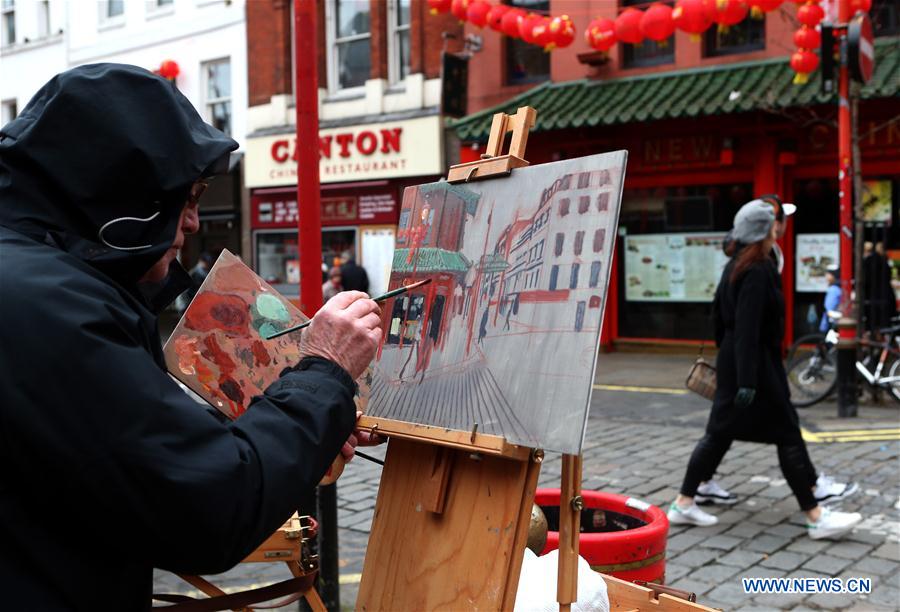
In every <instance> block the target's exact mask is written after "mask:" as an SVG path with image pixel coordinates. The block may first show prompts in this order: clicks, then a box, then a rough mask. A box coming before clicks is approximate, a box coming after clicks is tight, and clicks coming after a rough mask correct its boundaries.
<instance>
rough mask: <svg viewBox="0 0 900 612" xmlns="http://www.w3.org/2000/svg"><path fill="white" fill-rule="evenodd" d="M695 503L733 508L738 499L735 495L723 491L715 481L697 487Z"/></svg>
mask: <svg viewBox="0 0 900 612" xmlns="http://www.w3.org/2000/svg"><path fill="white" fill-rule="evenodd" d="M694 501H695V502H697V503H698V504H720V505H723V506H731V505H733V504H736V503H738V498H737V496H736V495H735V494H734V493H731V492H730V491H727V490H725V489H723V488H722V487H721V486H719V483H718V482H716V481H715V480H710V481H709V482H702V483H700V486H699V487H697V494H696V495H695V496H694Z"/></svg>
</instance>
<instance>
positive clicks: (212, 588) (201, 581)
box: [178, 574, 250, 612]
mask: <svg viewBox="0 0 900 612" xmlns="http://www.w3.org/2000/svg"><path fill="white" fill-rule="evenodd" d="M178 577H179V578H181V579H182V580H184V581H185V582H187V583H188V584H190V585H191V586H192V587H194V588H195V589H197V590H199V591H202V592H203V593H205V594H206V595H209V596H210V597H221V596H223V595H228V593H226V592H225V591H223V590H222V589H220V588H219V587H217V586H216V585H214V584H213V583H211V582H209V581H208V580H206V579H205V578H201V577H200V576H194V575H192V574H178ZM247 610H250V608H239V609H236V610H234V612H245V611H247Z"/></svg>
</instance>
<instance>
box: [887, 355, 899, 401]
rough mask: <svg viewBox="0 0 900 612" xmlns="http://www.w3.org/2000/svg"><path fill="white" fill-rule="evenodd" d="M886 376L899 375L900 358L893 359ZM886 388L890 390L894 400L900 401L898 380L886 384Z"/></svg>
mask: <svg viewBox="0 0 900 612" xmlns="http://www.w3.org/2000/svg"><path fill="white" fill-rule="evenodd" d="M888 376H900V359H895V360H894V362H893V363H892V364H891V367H890V368H889V369H888ZM888 390H889V391H890V392H891V397H893V398H894V401H897V402H900V382H895V383H891V384H890V385H888Z"/></svg>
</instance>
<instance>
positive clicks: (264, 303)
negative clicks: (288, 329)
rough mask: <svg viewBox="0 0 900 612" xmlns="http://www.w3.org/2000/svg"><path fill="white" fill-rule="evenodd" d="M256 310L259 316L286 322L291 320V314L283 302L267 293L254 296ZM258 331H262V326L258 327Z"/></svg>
mask: <svg viewBox="0 0 900 612" xmlns="http://www.w3.org/2000/svg"><path fill="white" fill-rule="evenodd" d="M256 311H257V312H258V313H259V314H260V316H262V317H264V318H266V319H272V320H273V321H282V322H284V323H287V322H288V321H290V320H291V314H290V313H289V312H288V310H287V308H285V306H284V303H283V302H282V301H281V300H279V299H278V298H277V297H275V296H274V295H271V294H269V293H262V294H260V295H258V296H256ZM260 331H262V327H260Z"/></svg>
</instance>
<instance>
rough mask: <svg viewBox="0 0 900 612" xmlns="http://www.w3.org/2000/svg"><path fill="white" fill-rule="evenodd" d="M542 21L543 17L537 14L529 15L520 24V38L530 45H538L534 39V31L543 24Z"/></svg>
mask: <svg viewBox="0 0 900 612" xmlns="http://www.w3.org/2000/svg"><path fill="white" fill-rule="evenodd" d="M541 19H543V17H541V16H540V15H538V14H537V13H528V15H526V16H525V18H524V19H522V20H521V21H520V22H519V38H521V39H522V40H524V41H525V42H527V43H528V44H531V45H534V44H536V41H535V39H534V29H535V28H536V27H538V26H539V25H540V24H541Z"/></svg>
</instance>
